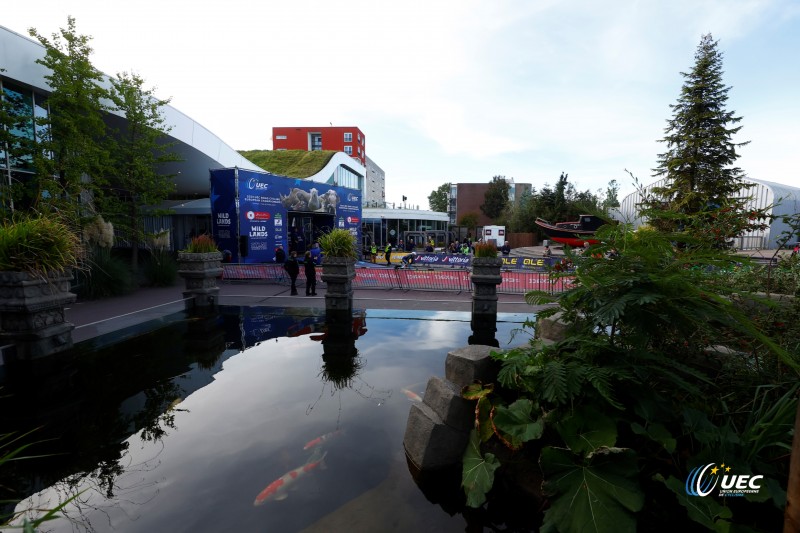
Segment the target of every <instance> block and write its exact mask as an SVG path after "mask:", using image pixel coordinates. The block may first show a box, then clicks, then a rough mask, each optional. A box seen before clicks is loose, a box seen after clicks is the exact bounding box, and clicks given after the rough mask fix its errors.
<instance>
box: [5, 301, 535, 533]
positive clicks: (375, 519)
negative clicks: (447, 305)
mask: <svg viewBox="0 0 800 533" xmlns="http://www.w3.org/2000/svg"><path fill="white" fill-rule="evenodd" d="M218 311H219V312H218V313H216V314H214V315H213V316H208V317H202V318H197V317H189V316H188V315H186V314H184V313H176V314H174V315H170V316H169V317H166V318H161V319H160V320H159V322H158V324H157V325H156V326H157V327H156V326H153V325H150V326H146V325H145V326H141V325H140V326H137V327H135V328H132V329H129V330H125V331H118V332H115V333H112V334H107V335H104V336H101V337H97V338H95V339H92V340H90V341H85V342H82V343H80V344H78V345H76V347H75V349H74V351H73V353H72V354H71V356H69V357H67V356H64V357H58V358H56V359H54V360H52V361H48V363H47V364H46V365H37V367H35V368H34V367H31V368H25V369H19V370H14V369H13V368H9V369H8V371H7V373H6V376H5V377H4V378H3V379H2V380H0V385H2V387H3V388H2V390H1V391H0V392H2V394H0V420H2V425H3V428H4V430H3V431H2V432H1V433H6V432H7V431H8V429H5V428H9V429H10V428H14V429H18V430H19V431H20V432H25V431H28V430H31V429H34V428H39V429H36V430H35V431H33V432H32V433H31V434H30V435H27V436H25V437H24V441H25V442H35V443H36V444H34V445H33V446H31V447H29V448H27V449H26V450H25V455H45V454H54V455H50V456H48V457H41V458H37V459H33V460H26V461H13V462H9V463H6V464H5V465H3V466H2V468H1V469H0V487H2V486H4V487H5V488H6V489H9V488H13V489H14V492H13V493H9V492H5V493H4V494H2V495H0V499H15V500H22V501H21V503H19V504H18V505H17V506H16V509H15V508H14V506H13V505H11V506H9V505H6V506H5V507H4V508H2V512H0V514H8V513H11V512H14V511H16V512H27V513H28V516H33V517H36V516H41V515H42V514H43V512H44V511H41V510H43V509H51V508H53V507H55V506H57V505H59V504H61V503H63V502H65V501H67V500H69V499H70V498H72V499H71V500H70V501H69V503H67V504H66V505H65V508H64V510H65V513H66V517H63V516H62V517H61V518H58V519H56V520H53V521H49V522H46V523H45V524H44V525H43V526H42V529H43V530H46V531H56V532H61V531H70V532H72V531H98V532H104V531H124V532H126V533H129V532H139V531H141V532H148V533H150V532H152V531H197V532H205V531H209V532H217V531H280V532H291V531H309V532H317V531H319V532H323V531H324V532H330V531H437V532H442V531H459V532H461V531H465V530H466V531H482V530H490V529H491V530H496V529H497V526H498V525H501V526H502V524H498V523H497V519H496V518H493V517H488V516H486V514H485V513H483V514H482V513H481V512H478V511H475V510H469V509H464V508H463V506H460V505H459V504H458V503H457V502H458V500H459V498H458V497H455V498H451V500H452V501H456V503H455V504H453V503H452V501H451V503H447V502H444V503H443V502H442V501H437V500H436V499H435V498H431V497H430V494H428V493H427V492H425V491H423V490H421V489H420V487H418V486H417V484H416V483H415V481H414V478H413V476H412V475H411V473H410V471H409V467H408V464H407V462H406V458H405V453H404V450H403V436H404V433H405V427H406V421H407V418H408V413H409V408H410V405H411V402H414V401H419V396H422V395H423V393H424V389H425V385H426V383H427V380H428V378H429V377H431V376H433V375H437V376H444V362H445V357H446V355H447V352H448V351H451V350H453V349H455V348H459V347H461V346H465V345H466V344H467V339H468V337H469V336H470V333H471V331H470V314H469V313H460V312H435V311H425V312H420V311H395V310H392V311H389V310H367V311H364V310H358V311H356V312H354V315H353V321H352V331H351V332H350V333H351V334H350V335H348V336H347V337H348V338H349V339H350V340H349V342H348V341H345V342H340V341H337V342H336V343H331V342H330V340H331V339H330V338H328V337H327V334H326V328H325V316H324V310H321V309H308V308H271V307H238V306H220V308H219V309H218ZM531 317H532V315H529V314H510V313H500V314H498V323H497V333H496V339H497V340H498V342H499V344H500V347H501V348H503V347H510V346H515V345H519V344H522V343H525V342H527V340H528V337H529V334H530V331H529V330H525V332H522V333H519V334H516V333H515V331H519V330H520V329H521V328H522V323H523V322H524V321H525V320H526V319H528V318H531ZM17 435H19V433H17ZM46 439H52V440H46ZM2 444H4V443H2ZM516 508H523V509H524V507H522V506H517V507H516ZM37 510H38V511H37ZM508 519H512V517H507V518H506V519H505V520H508ZM19 520H20V519H18V521H17V522H18V523H19ZM500 529H503V527H500ZM512 529H513V530H520V529H519V528H518V527H513V528H511V529H505V530H512Z"/></svg>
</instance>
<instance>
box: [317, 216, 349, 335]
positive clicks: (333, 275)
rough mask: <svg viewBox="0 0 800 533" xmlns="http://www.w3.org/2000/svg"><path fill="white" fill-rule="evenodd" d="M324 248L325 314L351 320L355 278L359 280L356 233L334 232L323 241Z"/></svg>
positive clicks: (325, 235) (341, 230)
mask: <svg viewBox="0 0 800 533" xmlns="http://www.w3.org/2000/svg"><path fill="white" fill-rule="evenodd" d="M319 244H320V246H321V247H322V253H323V261H322V276H321V278H322V281H324V282H325V284H326V291H325V312H326V314H328V315H340V316H341V317H343V318H348V319H349V318H351V316H352V314H353V283H352V282H353V279H355V277H356V267H355V264H356V259H357V258H358V248H357V247H356V240H355V237H354V236H353V234H352V233H350V232H349V231H347V230H345V229H339V228H337V229H332V230H331V231H329V232H327V233H323V234H322V235H321V236H320V238H319Z"/></svg>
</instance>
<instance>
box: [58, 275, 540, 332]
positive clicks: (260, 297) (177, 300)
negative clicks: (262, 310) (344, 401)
mask: <svg viewBox="0 0 800 533" xmlns="http://www.w3.org/2000/svg"><path fill="white" fill-rule="evenodd" d="M182 293H183V288H182V285H177V284H176V285H175V286H173V287H163V288H142V289H139V290H138V291H136V292H134V293H133V294H130V295H126V296H120V297H115V298H106V299H103V300H97V301H85V302H76V303H74V304H72V305H71V306H69V307H68V308H67V309H66V318H67V321H69V322H71V323H73V324H74V325H75V330H74V331H73V340H74V341H75V342H80V341H82V340H86V339H89V338H92V337H95V336H97V335H102V334H105V333H109V332H112V331H115V330H118V329H121V328H123V327H127V326H130V325H134V324H138V323H142V322H145V321H148V320H153V319H158V318H159V317H163V316H165V315H169V314H172V313H175V312H178V311H180V310H182V309H183V308H184V306H185V304H184V300H183V294H182ZM219 303H220V304H221V305H265V306H275V307H288V306H293V307H299V306H302V307H325V289H324V288H318V289H317V296H304V295H303V287H300V295H299V296H290V295H289V287H288V286H285V285H277V284H270V283H259V282H223V283H222V284H220V294H219ZM353 306H354V307H355V308H360V309H400V310H431V311H464V312H468V311H470V310H471V309H472V295H471V294H470V293H466V292H461V293H454V292H448V291H441V292H428V291H402V290H398V289H360V290H356V291H354V294H353ZM536 309H537V308H535V307H532V306H530V305H528V304H527V303H525V299H524V296H523V295H521V294H500V295H498V311H499V312H501V313H534V312H535V311H536Z"/></svg>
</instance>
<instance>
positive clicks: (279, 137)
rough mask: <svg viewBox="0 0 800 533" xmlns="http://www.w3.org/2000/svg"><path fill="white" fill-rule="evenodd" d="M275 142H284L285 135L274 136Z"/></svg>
mask: <svg viewBox="0 0 800 533" xmlns="http://www.w3.org/2000/svg"><path fill="white" fill-rule="evenodd" d="M275 140H276V141H285V140H286V135H276V136H275Z"/></svg>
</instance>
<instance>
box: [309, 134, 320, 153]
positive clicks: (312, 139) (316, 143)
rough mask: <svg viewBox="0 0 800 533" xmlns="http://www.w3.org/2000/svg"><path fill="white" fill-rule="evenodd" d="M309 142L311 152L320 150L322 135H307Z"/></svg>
mask: <svg viewBox="0 0 800 533" xmlns="http://www.w3.org/2000/svg"><path fill="white" fill-rule="evenodd" d="M308 140H309V143H308V144H309V148H310V149H311V151H312V152H313V151H314V150H322V134H321V133H309V134H308Z"/></svg>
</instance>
